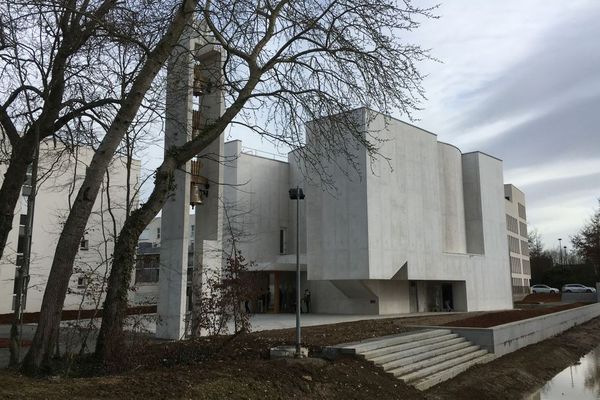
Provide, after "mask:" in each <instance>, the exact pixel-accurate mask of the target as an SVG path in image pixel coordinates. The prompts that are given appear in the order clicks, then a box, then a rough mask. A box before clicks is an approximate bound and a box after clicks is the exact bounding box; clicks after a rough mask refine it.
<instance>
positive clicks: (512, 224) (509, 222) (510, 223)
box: [506, 214, 519, 235]
mask: <svg viewBox="0 0 600 400" xmlns="http://www.w3.org/2000/svg"><path fill="white" fill-rule="evenodd" d="M506 229H508V230H509V231H511V232H512V233H516V234H517V235H518V234H519V223H518V221H517V219H516V218H515V217H513V216H511V215H508V214H506Z"/></svg>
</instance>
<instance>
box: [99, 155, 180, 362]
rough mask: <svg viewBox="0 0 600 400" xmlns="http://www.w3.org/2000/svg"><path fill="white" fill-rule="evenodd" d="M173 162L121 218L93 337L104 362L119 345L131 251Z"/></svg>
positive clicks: (165, 191)
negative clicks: (138, 204)
mask: <svg viewBox="0 0 600 400" xmlns="http://www.w3.org/2000/svg"><path fill="white" fill-rule="evenodd" d="M175 169H176V163H175V161H174V160H173V159H170V158H169V159H166V160H165V162H163V164H162V165H161V167H160V168H159V170H158V171H157V174H156V179H155V184H154V190H153V191H152V194H151V195H150V198H149V199H148V201H147V202H146V203H144V205H143V206H142V207H140V208H138V209H137V210H135V211H134V212H133V213H131V215H130V216H129V217H128V218H127V220H126V221H125V225H124V226H123V229H122V230H121V232H120V233H119V237H118V238H117V243H116V245H115V252H114V254H115V255H114V258H113V264H112V267H111V270H110V276H109V278H108V289H107V293H106V298H105V300H104V311H103V314H102V325H101V327H100V334H99V335H98V340H97V341H96V355H97V356H98V357H99V358H100V359H102V360H103V361H104V362H112V361H117V357H116V356H117V355H118V354H119V352H120V351H122V349H123V345H124V342H123V338H124V337H123V321H124V319H125V315H126V313H127V293H128V291H129V286H130V283H131V273H132V271H133V268H134V263H135V252H136V249H137V245H138V239H139V237H140V235H141V233H142V231H143V230H144V229H145V228H146V226H147V225H148V224H149V223H150V222H151V221H152V219H153V218H154V217H156V215H157V214H158V213H159V212H160V210H161V209H162V207H163V205H164V204H165V201H166V200H167V198H168V196H169V193H170V192H171V191H172V190H173V186H172V182H173V173H174V172H175Z"/></svg>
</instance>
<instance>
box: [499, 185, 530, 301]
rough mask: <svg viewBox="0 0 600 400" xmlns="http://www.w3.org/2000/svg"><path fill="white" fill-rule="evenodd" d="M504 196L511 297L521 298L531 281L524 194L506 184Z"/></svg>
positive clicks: (526, 291)
mask: <svg viewBox="0 0 600 400" xmlns="http://www.w3.org/2000/svg"><path fill="white" fill-rule="evenodd" d="M504 198H505V205H506V230H507V238H508V251H509V257H510V270H511V281H512V290H513V298H515V299H521V298H523V297H524V296H525V295H527V294H529V290H530V289H529V286H530V282H531V266H530V263H529V241H528V239H529V237H528V235H527V212H526V206H525V194H524V193H523V192H522V191H521V190H519V189H518V188H517V187H516V186H514V185H511V184H506V185H504Z"/></svg>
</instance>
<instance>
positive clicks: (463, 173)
mask: <svg viewBox="0 0 600 400" xmlns="http://www.w3.org/2000/svg"><path fill="white" fill-rule="evenodd" d="M354 113H355V115H354V117H355V118H356V119H357V120H359V121H362V124H363V129H364V131H365V134H367V133H368V134H373V135H377V138H378V139H379V140H380V143H382V145H381V148H380V153H381V157H379V158H378V159H377V160H371V159H370V158H369V156H368V154H367V151H366V150H365V149H364V148H361V147H360V146H355V147H354V148H355V149H356V153H355V154H354V156H355V157H354V160H353V162H355V164H354V166H356V168H354V167H351V166H350V165H349V164H348V160H347V159H345V158H342V157H340V158H338V159H333V160H330V161H329V162H327V161H324V163H323V166H324V168H325V169H326V170H327V172H328V173H329V174H330V176H331V177H332V178H333V179H332V180H333V182H335V189H334V190H332V189H331V188H330V189H328V190H323V186H322V185H321V183H320V182H319V181H318V180H316V179H311V180H310V181H309V180H307V179H305V176H310V177H312V178H314V177H315V176H317V174H312V175H311V174H310V173H309V174H303V173H302V172H301V170H302V171H303V170H304V168H303V167H302V166H301V163H300V162H298V156H297V153H295V152H291V153H290V154H288V160H287V162H282V161H281V160H277V159H273V158H269V157H261V156H258V155H256V154H249V153H248V151H246V150H245V149H244V148H243V147H242V144H241V142H239V141H233V142H228V143H226V144H225V145H224V153H223V154H224V157H225V159H226V160H227V161H226V162H225V163H224V164H225V166H224V171H223V177H224V181H223V182H224V183H225V184H226V185H224V187H223V204H224V205H225V207H224V208H225V211H224V214H225V217H224V218H223V223H222V226H223V232H225V233H224V236H225V238H226V237H227V236H228V235H229V232H236V233H235V234H236V235H237V237H238V240H239V245H238V247H239V248H240V249H241V250H242V254H243V256H244V257H245V258H246V259H247V260H250V261H254V262H256V266H255V267H254V269H255V270H256V272H257V273H261V274H264V276H265V283H264V284H265V286H268V289H269V292H270V293H271V300H270V302H269V304H268V305H266V307H264V309H262V311H267V310H272V311H275V312H277V311H282V310H284V311H285V310H286V309H287V310H288V311H289V304H288V305H287V306H286V304H285V298H286V296H287V294H286V293H288V292H289V291H290V290H295V283H293V279H290V276H291V275H290V274H293V272H292V271H294V270H295V254H296V246H295V243H296V237H295V232H296V225H295V224H296V202H295V201H292V200H289V199H288V190H289V188H291V187H295V186H296V185H299V186H301V187H303V188H304V190H305V192H306V199H305V200H302V201H301V202H300V249H299V250H300V262H301V270H302V271H303V272H302V283H301V285H302V286H301V291H304V290H305V289H306V288H308V289H309V290H310V291H311V293H312V295H311V302H310V303H311V304H310V305H311V311H314V312H321V313H332V314H398V313H407V312H425V311H441V310H443V309H448V308H451V309H453V310H457V311H477V310H492V309H508V308H512V296H511V275H510V269H509V254H508V251H507V247H506V246H507V242H506V240H507V239H506V238H507V229H506V206H505V204H504V203H505V200H504V195H505V193H504V183H503V173H502V162H501V160H499V159H497V158H495V157H492V156H489V155H487V154H484V153H480V152H473V153H465V154H463V153H461V151H460V150H459V149H458V148H456V147H454V146H452V145H449V144H446V143H441V142H438V140H437V136H436V135H435V134H432V133H430V132H427V131H424V130H422V129H419V128H417V127H415V126H413V125H410V124H407V123H404V122H402V121H399V120H396V119H393V118H390V117H386V116H384V115H380V114H375V113H372V112H371V111H369V110H367V109H359V110H356V111H354ZM308 128H309V129H308V130H309V136H308V144H307V146H317V144H315V143H316V142H313V141H311V133H310V132H313V133H312V134H314V132H315V129H318V128H319V127H318V126H317V123H314V124H313V125H312V126H309V127H308ZM312 150H314V151H315V152H317V153H318V151H319V149H318V148H313V149H312ZM301 167H302V168H301ZM198 209H201V208H197V210H198ZM163 225H164V224H163ZM151 229H152V228H150V231H149V237H151V236H152V230H151ZM196 232H197V230H196ZM162 234H164V233H162ZM223 242H224V243H225V242H227V240H224V241H223ZM161 274H162V271H161ZM288 275H289V276H288ZM161 295H162V292H161ZM282 298H283V299H284V300H283V301H282Z"/></svg>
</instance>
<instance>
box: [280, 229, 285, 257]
mask: <svg viewBox="0 0 600 400" xmlns="http://www.w3.org/2000/svg"><path fill="white" fill-rule="evenodd" d="M286 233H287V229H286V228H281V229H279V254H287V243H286V240H287V237H286V236H287V235H286Z"/></svg>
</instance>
